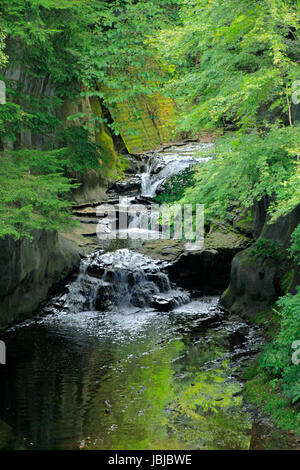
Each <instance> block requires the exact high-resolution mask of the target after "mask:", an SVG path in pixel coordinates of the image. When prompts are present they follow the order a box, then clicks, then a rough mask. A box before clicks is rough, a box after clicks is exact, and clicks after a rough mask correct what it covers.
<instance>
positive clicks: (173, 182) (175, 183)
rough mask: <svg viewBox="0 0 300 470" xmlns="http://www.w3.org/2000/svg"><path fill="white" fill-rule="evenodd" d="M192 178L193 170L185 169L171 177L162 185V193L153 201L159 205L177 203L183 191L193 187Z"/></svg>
mask: <svg viewBox="0 0 300 470" xmlns="http://www.w3.org/2000/svg"><path fill="white" fill-rule="evenodd" d="M194 176H195V170H194V169H193V168H186V169H185V170H183V171H181V172H180V173H178V174H176V175H173V176H171V177H170V178H168V180H167V182H166V183H165V184H164V189H163V192H162V193H161V194H159V195H158V196H156V197H155V201H157V202H158V203H160V204H164V203H166V204H172V203H174V202H176V201H178V200H179V199H181V198H182V197H183V195H184V191H185V189H186V188H189V187H192V186H193V181H194Z"/></svg>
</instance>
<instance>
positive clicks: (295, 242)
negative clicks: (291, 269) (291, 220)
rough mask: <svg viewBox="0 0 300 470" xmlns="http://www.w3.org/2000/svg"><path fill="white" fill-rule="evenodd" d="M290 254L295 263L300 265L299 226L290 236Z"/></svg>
mask: <svg viewBox="0 0 300 470" xmlns="http://www.w3.org/2000/svg"><path fill="white" fill-rule="evenodd" d="M290 252H291V254H292V256H293V257H294V258H295V259H296V261H297V262H298V263H299V264H300V224H299V225H298V227H297V228H296V229H295V230H294V232H293V234H292V245H291V248H290Z"/></svg>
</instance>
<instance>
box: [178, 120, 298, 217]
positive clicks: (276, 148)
mask: <svg viewBox="0 0 300 470" xmlns="http://www.w3.org/2000/svg"><path fill="white" fill-rule="evenodd" d="M299 136H300V126H299V125H298V126H294V127H282V128H278V127H277V126H275V127H272V129H271V131H270V132H268V133H265V134H260V133H257V132H252V133H250V134H246V135H245V134H236V135H235V136H232V135H230V136H228V137H227V138H226V139H224V138H221V139H220V141H219V142H217V143H216V148H215V150H214V151H215V155H214V157H213V158H212V159H211V160H210V161H209V162H208V163H206V164H205V165H204V166H201V168H200V169H199V172H198V173H197V174H196V175H195V179H196V184H194V185H193V186H192V187H191V188H189V189H187V190H186V192H185V195H184V197H183V199H182V202H183V203H199V204H205V205H206V212H207V214H208V215H210V216H212V215H213V216H216V215H217V216H222V217H226V213H227V210H228V208H229V206H230V204H231V203H232V201H235V202H238V203H239V204H240V205H241V206H244V207H251V206H252V205H253V202H254V201H255V200H256V201H259V200H260V199H262V198H263V197H264V196H269V197H270V198H272V199H273V203H272V205H271V207H270V211H271V212H272V214H273V218H275V217H278V216H279V215H283V214H285V213H288V212H290V211H291V210H292V209H293V208H294V207H296V206H297V205H298V204H299V203H300V197H299V191H296V192H294V189H295V187H296V185H297V175H298V173H296V174H295V169H298V168H299V162H298V153H297V143H298V142H299ZM297 171H298V170H297ZM298 189H299V185H298ZM297 194H298V195H297ZM290 195H293V197H292V198H290ZM287 201H288V202H287Z"/></svg>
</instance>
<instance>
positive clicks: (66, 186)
mask: <svg viewBox="0 0 300 470" xmlns="http://www.w3.org/2000/svg"><path fill="white" fill-rule="evenodd" d="M64 163H65V162H63V161H62V160H61V157H60V155H58V154H57V152H49V153H46V152H39V151H32V150H23V151H19V152H16V151H15V152H10V153H5V154H3V155H1V165H0V201H1V203H0V221H1V222H0V237H4V236H5V235H8V234H9V235H11V236H13V238H15V239H19V238H21V237H28V238H31V237H32V233H33V231H34V230H36V229H46V230H56V229H58V228H60V227H66V226H69V225H70V224H72V223H73V222H72V219H71V216H70V212H69V210H68V209H69V207H70V203H69V202H68V201H67V200H66V195H67V194H68V193H69V192H70V190H71V189H72V188H76V187H77V185H76V184H74V183H72V182H71V181H70V180H69V179H67V178H66V177H64V176H63V175H62V171H63V164H64Z"/></svg>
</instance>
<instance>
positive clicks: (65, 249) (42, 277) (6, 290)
mask: <svg viewBox="0 0 300 470" xmlns="http://www.w3.org/2000/svg"><path fill="white" fill-rule="evenodd" d="M79 260H80V258H79V253H78V248H77V246H76V245H75V243H72V242H71V241H69V240H66V239H65V238H63V237H61V236H60V235H58V234H57V232H46V231H42V230H39V231H36V232H35V235H34V239H33V240H32V241H30V240H28V239H22V240H17V241H15V240H13V239H12V238H10V237H6V238H4V239H0V266H1V271H0V330H1V329H3V328H6V327H7V326H9V325H10V324H12V323H13V322H15V321H20V320H23V319H25V318H28V317H30V316H31V315H32V312H33V311H34V310H35V309H36V308H37V306H38V305H39V303H40V302H42V301H44V300H45V299H46V298H47V296H48V293H49V291H50V289H51V288H53V286H54V285H55V284H56V283H59V282H60V281H62V280H63V279H64V278H65V277H66V276H67V275H68V274H69V273H70V272H71V270H72V269H73V268H74V266H75V265H76V264H78V263H79Z"/></svg>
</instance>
